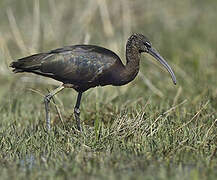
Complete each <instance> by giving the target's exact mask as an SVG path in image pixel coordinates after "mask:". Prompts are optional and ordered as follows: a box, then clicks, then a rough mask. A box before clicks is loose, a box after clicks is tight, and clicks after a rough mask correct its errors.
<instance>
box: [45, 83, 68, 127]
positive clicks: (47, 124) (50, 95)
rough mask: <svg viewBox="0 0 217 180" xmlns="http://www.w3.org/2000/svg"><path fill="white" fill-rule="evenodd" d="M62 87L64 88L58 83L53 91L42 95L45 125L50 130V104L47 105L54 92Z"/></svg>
mask: <svg viewBox="0 0 217 180" xmlns="http://www.w3.org/2000/svg"><path fill="white" fill-rule="evenodd" d="M63 89H64V86H63V85H60V86H59V87H58V88H56V89H54V90H53V91H51V92H50V93H49V94H47V95H46V96H45V97H44V104H45V113H46V126H47V130H48V131H50V105H49V103H50V100H51V98H52V97H53V96H54V95H55V94H57V93H58V92H60V91H62V90H63Z"/></svg>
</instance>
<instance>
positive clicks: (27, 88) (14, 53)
mask: <svg viewBox="0 0 217 180" xmlns="http://www.w3.org/2000/svg"><path fill="white" fill-rule="evenodd" d="M0 7H1V11H0V83H1V88H0V102H1V104H0V105H1V106H2V107H1V108H3V107H4V106H6V105H8V106H10V108H11V109H12V112H14V111H19V109H22V108H25V104H27V103H28V111H30V112H31V111H32V112H34V111H36V110H37V111H38V112H39V114H37V115H38V117H40V118H42V119H43V117H44V112H42V114H41V111H40V110H42V111H43V108H44V106H43V104H42V103H43V98H42V97H41V96H42V95H43V94H47V92H48V91H47V89H53V88H55V86H56V85H57V84H58V82H56V81H54V80H51V79H48V78H44V77H39V76H35V75H33V74H13V73H12V72H11V69H10V68H9V64H10V62H11V61H12V60H15V59H18V58H21V57H24V56H28V55H31V54H34V53H39V52H46V51H48V50H51V49H55V48H58V47H62V46H67V45H74V44H95V45H100V46H103V47H106V48H108V49H111V50H113V51H114V52H116V53H117V54H118V55H119V56H120V57H121V59H122V61H123V62H124V63H125V44H126V41H127V38H128V37H129V36H130V35H131V34H132V33H133V32H137V33H142V34H144V35H145V36H147V37H148V38H149V39H150V41H151V42H152V44H153V46H154V47H155V48H156V49H157V50H158V51H159V52H160V54H161V55H162V56H163V57H164V58H165V59H166V60H167V62H168V63H169V64H170V66H171V67H172V68H173V70H174V72H175V74H176V77H177V82H178V84H177V86H174V85H173V84H172V81H171V79H170V76H169V74H168V73H167V72H166V71H164V69H163V68H162V67H161V66H160V65H159V64H158V63H157V62H156V61H155V60H154V59H153V58H152V57H150V56H149V55H143V56H142V58H141V65H140V73H139V75H138V77H137V78H136V79H135V80H134V81H133V82H132V83H130V84H128V85H126V86H123V87H111V86H109V87H106V88H103V90H102V88H97V90H93V89H91V90H89V91H88V92H86V93H85V94H86V95H85V96H84V100H83V101H82V108H83V109H85V110H86V113H84V114H83V115H82V116H84V117H83V118H84V119H88V118H89V119H91V118H90V117H92V116H91V115H93V117H92V119H94V118H95V115H94V114H95V113H96V112H97V111H98V109H99V107H100V110H101V111H103V112H102V113H100V114H99V116H102V117H105V116H106V115H108V116H109V117H110V116H112V117H113V116H115V114H116V113H117V112H119V111H120V110H121V109H123V108H125V107H129V106H131V105H132V104H136V105H138V104H141V106H144V104H145V103H146V102H147V100H148V99H150V98H151V100H152V106H156V107H159V106H162V108H163V109H164V108H167V107H168V106H171V105H174V104H177V103H178V102H181V101H183V100H185V99H187V100H188V106H185V111H191V110H190V109H189V108H190V107H192V105H193V106H194V105H198V104H203V103H204V102H207V101H209V103H210V104H209V105H210V108H211V109H212V110H213V109H215V108H216V107H217V101H216V98H217V86H216V85H217V80H216V79H217V78H216V77H217V70H216V69H217V60H216V56H217V21H216V17H217V13H216V9H217V1H216V0H206V1H203V0H191V1H189V0H182V1H174V0H164V1H161V0H156V1H152V0H119V1H114V0H89V1H87V0H64V1H57V0H47V1H42V0H41V1H40V0H34V1H28V0H19V1H17V0H0ZM58 97H60V98H58ZM75 98H76V92H75V91H73V90H65V91H64V92H62V93H60V95H58V96H57V103H59V106H60V109H61V111H62V112H63V114H67V115H68V114H70V113H72V107H73V106H74V103H75ZM39 99H40V100H39ZM96 100H97V101H96ZM96 102H97V103H96ZM63 104H64V106H63ZM95 104H96V105H95ZM84 105H85V108H84ZM64 107H65V109H64ZM26 111H27V110H25V111H24V112H25V113H26ZM183 111H184V110H183ZM68 116H69V115H68ZM85 117H86V118H85Z"/></svg>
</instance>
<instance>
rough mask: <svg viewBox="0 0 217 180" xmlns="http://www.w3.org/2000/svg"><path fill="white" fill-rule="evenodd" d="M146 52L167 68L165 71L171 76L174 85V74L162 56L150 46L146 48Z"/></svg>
mask: <svg viewBox="0 0 217 180" xmlns="http://www.w3.org/2000/svg"><path fill="white" fill-rule="evenodd" d="M148 53H149V54H150V55H152V56H153V57H154V58H155V59H157V60H158V61H159V62H160V63H161V64H162V65H163V66H164V67H165V68H166V69H167V71H168V72H169V73H170V75H171V77H172V80H173V83H174V84H175V85H176V76H175V74H174V72H173V70H172V69H171V67H170V66H169V64H167V62H166V61H165V60H164V58H163V57H162V56H161V55H160V54H159V53H158V52H157V51H156V50H155V49H154V48H151V47H150V48H148Z"/></svg>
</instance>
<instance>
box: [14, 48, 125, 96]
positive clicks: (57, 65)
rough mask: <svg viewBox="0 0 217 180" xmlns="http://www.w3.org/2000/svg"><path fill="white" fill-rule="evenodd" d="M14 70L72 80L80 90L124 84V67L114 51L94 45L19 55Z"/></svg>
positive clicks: (72, 83) (66, 80)
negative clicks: (120, 74)
mask: <svg viewBox="0 0 217 180" xmlns="http://www.w3.org/2000/svg"><path fill="white" fill-rule="evenodd" d="M11 66H12V67H13V68H15V69H14V72H32V73H35V74H39V75H43V76H46V77H50V78H53V79H56V80H58V81H61V82H63V83H64V84H70V85H71V87H72V88H74V89H75V90H76V91H78V92H84V91H86V90H87V89H89V88H91V87H95V86H105V85H109V84H111V85H121V82H120V79H119V74H118V72H119V71H120V70H121V69H123V68H124V66H123V64H122V62H121V60H120V58H119V57H118V56H117V55H116V54H115V53H114V52H112V51H110V50H108V49H105V48H102V47H99V46H94V45H75V46H67V47H64V48H59V49H55V50H52V51H50V52H48V53H41V54H35V55H32V56H29V57H25V58H22V59H19V60H18V61H16V62H13V63H12V65H11Z"/></svg>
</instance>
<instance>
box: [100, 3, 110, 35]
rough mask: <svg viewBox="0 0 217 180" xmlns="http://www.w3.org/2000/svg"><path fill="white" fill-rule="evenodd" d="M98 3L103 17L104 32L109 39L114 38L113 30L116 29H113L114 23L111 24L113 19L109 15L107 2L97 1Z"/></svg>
mask: <svg viewBox="0 0 217 180" xmlns="http://www.w3.org/2000/svg"><path fill="white" fill-rule="evenodd" d="M97 2H98V5H99V9H100V15H101V18H102V22H103V29H104V32H105V34H106V35H107V36H108V37H112V36H114V30H113V29H114V28H113V26H112V23H111V19H110V15H109V11H108V7H107V4H106V1H105V0H97Z"/></svg>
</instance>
